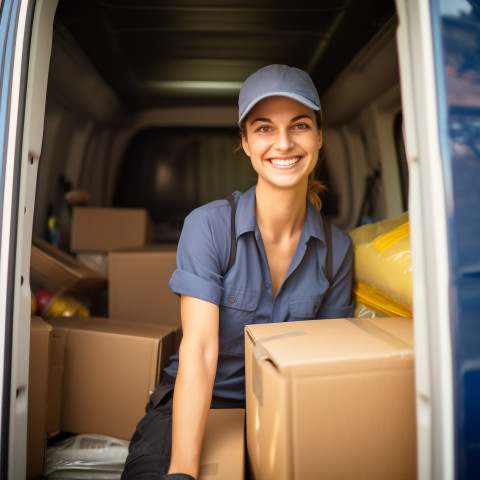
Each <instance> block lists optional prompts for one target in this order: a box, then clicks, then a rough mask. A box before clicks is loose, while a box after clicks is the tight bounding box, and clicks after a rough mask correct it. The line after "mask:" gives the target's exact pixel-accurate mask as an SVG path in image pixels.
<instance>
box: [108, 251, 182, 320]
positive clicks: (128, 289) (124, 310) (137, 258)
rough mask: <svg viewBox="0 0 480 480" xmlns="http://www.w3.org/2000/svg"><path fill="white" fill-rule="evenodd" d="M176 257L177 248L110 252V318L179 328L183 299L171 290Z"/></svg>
mask: <svg viewBox="0 0 480 480" xmlns="http://www.w3.org/2000/svg"><path fill="white" fill-rule="evenodd" d="M176 254H177V247H176V245H154V246H147V247H144V248H139V249H134V250H124V251H117V252H110V253H109V255H108V271H109V274H108V280H109V287H108V313H109V317H111V318H115V319H120V320H128V321H132V320H135V319H138V321H140V320H141V321H142V322H147V323H152V324H161V325H170V326H173V327H176V328H178V327H180V325H181V322H180V299H179V297H178V296H177V295H175V294H173V293H172V292H171V290H170V288H169V286H168V282H169V280H170V277H171V276H172V273H173V272H174V270H175V268H176V266H177V262H176Z"/></svg>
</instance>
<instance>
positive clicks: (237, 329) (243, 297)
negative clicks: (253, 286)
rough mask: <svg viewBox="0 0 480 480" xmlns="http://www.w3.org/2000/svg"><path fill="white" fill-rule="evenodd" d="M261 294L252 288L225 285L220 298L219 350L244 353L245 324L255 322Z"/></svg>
mask: <svg viewBox="0 0 480 480" xmlns="http://www.w3.org/2000/svg"><path fill="white" fill-rule="evenodd" d="M259 298H260V295H259V294H258V293H257V292H253V291H251V290H245V289H240V288H229V287H225V288H224V291H223V295H222V298H221V300H220V323H219V350H220V352H228V353H235V354H239V355H243V354H244V349H245V345H244V341H245V340H244V329H245V325H247V324H250V323H253V319H254V315H255V311H256V309H257V307H258V301H259Z"/></svg>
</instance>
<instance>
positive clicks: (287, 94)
mask: <svg viewBox="0 0 480 480" xmlns="http://www.w3.org/2000/svg"><path fill="white" fill-rule="evenodd" d="M269 97H287V98H291V99H292V100H296V101H297V102H299V103H301V104H302V105H305V106H306V107H308V108H311V109H312V110H314V111H316V112H318V111H320V110H321V109H320V107H319V106H318V105H316V104H315V103H313V102H311V101H310V100H308V99H307V98H305V97H302V96H301V95H297V94H296V93H292V92H270V93H266V94H265V95H261V96H259V97H258V98H256V99H255V100H252V101H251V102H250V103H249V104H248V106H247V108H245V110H244V112H243V113H242V115H241V116H240V117H239V119H238V123H239V124H240V123H241V122H242V121H243V119H244V118H245V117H246V116H247V115H248V113H249V112H250V110H251V109H252V108H253V107H254V106H255V105H256V104H257V103H258V102H260V101H261V100H263V99H265V98H269Z"/></svg>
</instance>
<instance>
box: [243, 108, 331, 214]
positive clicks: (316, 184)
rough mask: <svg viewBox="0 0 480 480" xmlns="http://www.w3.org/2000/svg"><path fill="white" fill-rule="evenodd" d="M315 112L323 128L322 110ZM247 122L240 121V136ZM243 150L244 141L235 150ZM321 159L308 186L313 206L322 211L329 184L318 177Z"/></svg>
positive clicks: (318, 125) (308, 195)
mask: <svg viewBox="0 0 480 480" xmlns="http://www.w3.org/2000/svg"><path fill="white" fill-rule="evenodd" d="M314 113H315V120H316V123H317V128H318V129H321V128H322V123H323V122H322V114H321V113H320V112H314ZM245 123H246V119H243V120H242V122H241V123H240V138H241V137H242V135H243V134H244V132H245ZM240 151H243V148H242V143H241V142H240V145H238V146H237V148H236V149H235V152H236V153H238V152H240ZM319 162H320V159H319V160H318V161H317V165H316V167H315V168H314V169H313V171H312V173H310V175H309V176H308V187H307V199H308V200H309V201H310V202H311V203H312V204H313V206H314V207H315V208H316V209H317V210H318V211H320V210H321V209H322V199H321V195H322V193H323V192H325V191H326V190H327V186H326V185H325V184H324V183H323V182H322V181H321V180H319V179H318V178H317V170H318V166H319Z"/></svg>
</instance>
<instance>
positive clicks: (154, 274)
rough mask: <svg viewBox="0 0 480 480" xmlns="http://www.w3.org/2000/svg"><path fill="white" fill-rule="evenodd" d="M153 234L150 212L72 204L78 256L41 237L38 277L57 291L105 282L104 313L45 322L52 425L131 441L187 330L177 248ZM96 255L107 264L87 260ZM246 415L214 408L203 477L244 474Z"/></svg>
mask: <svg viewBox="0 0 480 480" xmlns="http://www.w3.org/2000/svg"><path fill="white" fill-rule="evenodd" d="M152 238H153V237H152V228H151V221H150V219H149V217H148V215H147V214H146V212H145V211H140V210H139V209H98V208H76V209H74V215H73V222H72V232H71V250H72V251H74V252H76V255H77V257H79V258H81V259H82V262H79V261H78V258H74V257H72V256H70V255H68V254H66V253H64V252H61V251H59V250H57V249H54V248H53V247H49V246H48V245H45V244H44V243H43V244H42V242H41V241H39V242H38V243H39V244H40V245H36V246H35V247H34V249H35V261H33V258H34V256H33V255H32V277H35V278H37V279H41V280H42V281H43V282H47V283H48V282H50V281H52V279H53V280H54V284H55V288H59V289H64V290H71V289H72V288H73V289H74V290H75V289H80V290H82V291H83V290H84V289H85V288H86V289H88V291H89V292H92V291H95V290H96V289H99V288H105V285H106V282H107V280H108V318H107V315H104V316H102V317H98V316H97V317H95V316H94V317H65V316H64V317H48V319H47V321H48V326H47V327H48V328H49V334H50V337H49V338H50V350H49V351H50V357H49V358H50V360H49V362H50V367H49V380H46V379H44V380H42V382H41V383H42V385H44V387H45V385H47V386H48V392H47V398H48V404H49V409H48V410H47V417H46V420H45V421H46V422H47V425H48V426H47V427H46V429H47V431H49V432H52V433H57V432H58V431H62V432H68V433H74V434H82V433H85V434H100V435H106V436H109V437H114V438H118V439H125V440H129V439H130V438H131V435H132V433H133V432H134V429H135V427H136V424H137V423H138V421H139V420H140V419H141V418H142V417H143V415H144V413H145V406H146V404H147V403H148V400H149V396H150V393H151V392H152V391H153V389H154V388H155V386H156V385H157V384H158V382H159V380H160V375H161V372H162V369H163V367H164V366H165V365H166V362H167V360H168V358H169V356H170V355H171V354H172V353H174V350H175V349H176V348H177V347H178V344H179V340H180V336H181V329H180V305H179V298H178V297H177V296H176V295H174V294H173V293H171V292H170V289H169V287H168V282H169V279H170V276H171V274H172V273H173V271H174V270H175V268H176V246H175V245H167V246H160V245H152V244H150V243H149V242H151V241H152ZM45 252H48V253H49V254H48V256H47V258H46V259H45V258H44V257H45ZM95 256H96V257H95ZM99 256H100V257H99ZM93 257H95V258H94V261H95V262H97V263H99V264H101V263H102V262H103V260H102V258H105V259H108V261H107V262H106V265H107V266H106V267H105V266H103V267H102V266H100V267H99V268H97V267H94V268H88V267H85V263H88V261H90V259H91V258H93ZM98 258H100V262H98ZM39 259H40V260H43V263H42V262H40V261H39ZM92 265H93V264H92ZM102 268H103V269H104V274H103V275H102V274H99V273H98V271H101V270H102ZM94 270H97V273H95V271H94ZM54 339H55V340H54ZM39 378H40V377H39ZM45 382H47V383H45ZM50 407H51V408H50ZM244 419H245V411H244V410H221V411H212V412H211V413H210V417H209V422H208V426H207V432H206V437H205V442H204V447H203V453H202V461H201V472H200V477H199V478H200V479H205V480H206V478H209V479H210V478H212V479H213V478H219V479H220V478H230V479H232V480H235V479H238V480H243V479H244V478H245V447H244V445H245V444H244ZM31 423H32V425H33V422H31ZM43 440H44V441H45V434H44V436H43ZM43 444H44V443H43ZM37 452H38V449H37ZM42 455H43V454H42V453H41V454H40V455H39V457H38V458H40V459H42V461H43V456H42Z"/></svg>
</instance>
